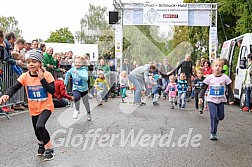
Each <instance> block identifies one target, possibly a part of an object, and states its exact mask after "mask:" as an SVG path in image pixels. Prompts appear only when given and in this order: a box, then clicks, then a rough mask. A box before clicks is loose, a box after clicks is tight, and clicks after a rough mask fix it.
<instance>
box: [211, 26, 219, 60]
mask: <svg viewBox="0 0 252 167" xmlns="http://www.w3.org/2000/svg"><path fill="white" fill-rule="evenodd" d="M217 49H218V36H217V27H210V29H209V58H210V62H211V61H212V60H214V59H216V56H217V55H216V54H217Z"/></svg>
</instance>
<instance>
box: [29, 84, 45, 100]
mask: <svg viewBox="0 0 252 167" xmlns="http://www.w3.org/2000/svg"><path fill="white" fill-rule="evenodd" d="M27 92H28V99H29V100H31V101H45V100H47V97H48V95H47V92H46V90H45V88H43V86H27Z"/></svg>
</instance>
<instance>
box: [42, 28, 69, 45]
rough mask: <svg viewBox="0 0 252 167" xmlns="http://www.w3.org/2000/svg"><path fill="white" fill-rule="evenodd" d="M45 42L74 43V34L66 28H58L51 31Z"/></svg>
mask: <svg viewBox="0 0 252 167" xmlns="http://www.w3.org/2000/svg"><path fill="white" fill-rule="evenodd" d="M45 42H51V43H74V36H73V34H72V33H71V31H69V30H68V28H60V29H59V30H56V31H55V32H51V35H50V37H49V38H48V39H47V40H45Z"/></svg>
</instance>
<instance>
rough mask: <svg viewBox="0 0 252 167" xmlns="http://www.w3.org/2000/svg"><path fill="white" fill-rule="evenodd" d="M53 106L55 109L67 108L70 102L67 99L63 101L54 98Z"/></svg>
mask: <svg viewBox="0 0 252 167" xmlns="http://www.w3.org/2000/svg"><path fill="white" fill-rule="evenodd" d="M53 104H54V107H55V108H60V107H66V106H67V105H68V100H67V99H65V98H62V100H59V99H57V98H53Z"/></svg>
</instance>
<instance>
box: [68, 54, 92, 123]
mask: <svg viewBox="0 0 252 167" xmlns="http://www.w3.org/2000/svg"><path fill="white" fill-rule="evenodd" d="M85 64H86V60H85V58H84V56H75V57H74V67H72V68H71V69H70V70H69V71H67V73H66V77H65V82H64V84H65V85H67V83H68V80H69V78H70V76H72V80H73V89H72V90H73V91H72V92H73V96H74V102H75V111H74V112H73V118H74V119H77V118H78V115H79V114H80V99H81V98H82V102H83V104H84V105H85V108H86V111H87V120H88V121H91V113H90V104H89V101H88V83H87V80H88V69H87V67H85V66H84V65H85Z"/></svg>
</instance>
